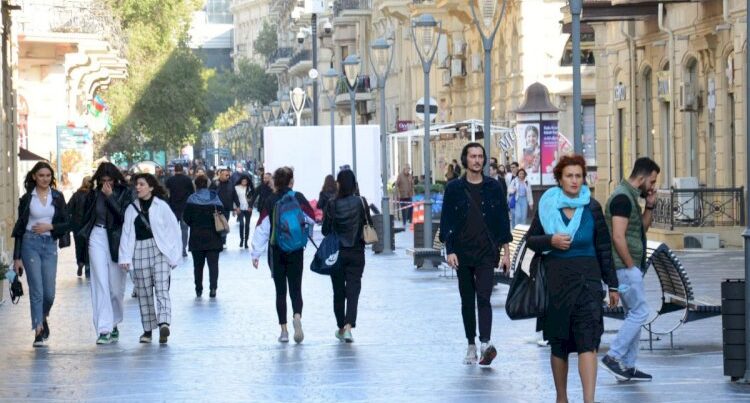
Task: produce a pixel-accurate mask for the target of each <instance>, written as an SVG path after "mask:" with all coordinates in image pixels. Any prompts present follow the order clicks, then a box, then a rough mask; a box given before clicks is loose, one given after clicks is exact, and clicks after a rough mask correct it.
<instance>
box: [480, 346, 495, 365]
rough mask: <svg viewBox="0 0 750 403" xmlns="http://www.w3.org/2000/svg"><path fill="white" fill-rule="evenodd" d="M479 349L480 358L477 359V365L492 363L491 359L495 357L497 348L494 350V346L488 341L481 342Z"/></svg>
mask: <svg viewBox="0 0 750 403" xmlns="http://www.w3.org/2000/svg"><path fill="white" fill-rule="evenodd" d="M481 351H482V359H480V360H479V365H490V364H492V360H494V359H495V357H497V350H495V346H493V345H492V344H491V343H489V342H487V343H482V347H481Z"/></svg>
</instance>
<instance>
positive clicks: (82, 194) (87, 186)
mask: <svg viewBox="0 0 750 403" xmlns="http://www.w3.org/2000/svg"><path fill="white" fill-rule="evenodd" d="M91 188H92V183H91V177H90V176H87V177H85V178H83V183H81V187H79V188H78V190H76V192H75V193H73V196H71V197H70V202H68V215H69V216H70V228H71V229H72V230H73V234H74V237H73V238H74V240H75V243H76V263H77V264H78V272H77V274H78V277H81V275H82V274H83V269H84V267H85V268H86V278H89V276H90V275H91V270H90V269H89V265H88V264H87V263H86V249H88V243H87V242H86V239H85V238H82V237H81V236H80V235H78V231H80V230H81V228H83V224H84V222H83V216H84V212H85V211H86V209H85V206H86V197H88V194H89V192H91Z"/></svg>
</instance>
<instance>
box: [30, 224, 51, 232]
mask: <svg viewBox="0 0 750 403" xmlns="http://www.w3.org/2000/svg"><path fill="white" fill-rule="evenodd" d="M52 228H54V227H53V226H52V224H47V223H41V222H38V223H36V224H34V226H33V227H31V231H32V232H34V233H35V234H37V235H41V234H44V233H45V232H50V231H52Z"/></svg>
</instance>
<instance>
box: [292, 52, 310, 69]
mask: <svg viewBox="0 0 750 403" xmlns="http://www.w3.org/2000/svg"><path fill="white" fill-rule="evenodd" d="M308 60H310V61H312V51H311V50H310V49H302V50H299V51H297V53H295V54H294V56H292V59H291V60H289V67H290V68H291V67H293V66H294V65H296V64H297V63H299V62H302V61H308Z"/></svg>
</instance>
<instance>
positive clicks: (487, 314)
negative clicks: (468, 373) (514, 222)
mask: <svg viewBox="0 0 750 403" xmlns="http://www.w3.org/2000/svg"><path fill="white" fill-rule="evenodd" d="M486 161H487V155H486V153H485V150H484V147H482V146H481V145H480V144H479V143H469V144H467V145H466V146H465V147H464V149H463V151H462V152H461V164H462V165H463V167H464V169H466V175H464V176H463V177H460V178H457V179H454V180H453V181H451V182H448V185H447V186H446V188H445V197H444V199H443V211H442V215H441V218H440V240H441V241H442V242H443V243H444V244H445V248H446V253H447V258H446V260H447V262H448V264H449V265H450V266H451V267H452V268H453V269H454V270H456V271H457V274H458V291H459V293H460V295H461V316H462V317H463V323H464V332H465V334H466V339H467V341H468V343H469V346H468V349H467V351H466V358H465V359H464V363H465V364H476V363H477V348H476V344H475V340H474V339H475V337H476V330H477V319H476V317H477V314H476V312H475V308H474V307H475V305H477V307H478V313H479V315H478V316H479V341H480V342H481V343H482V345H481V349H480V354H481V359H480V360H479V365H490V363H492V360H493V359H494V358H495V357H496V356H497V350H496V349H495V347H493V346H492V342H491V341H490V333H491V332H492V305H491V304H490V297H491V296H492V287H493V286H494V284H495V282H494V273H495V270H494V268H495V267H496V266H497V262H498V260H499V256H498V254H499V252H500V246H502V247H503V250H504V252H505V253H504V254H503V261H502V262H501V265H502V266H503V269H504V270H505V271H507V270H508V269H509V268H510V258H509V252H508V243H509V242H510V241H512V240H513V236H512V235H511V233H510V223H509V221H508V202H507V200H506V197H505V192H503V187H502V186H501V185H500V183H499V182H498V181H497V180H495V179H493V178H490V177H487V176H484V174H483V173H482V169H483V168H484V165H485V163H486Z"/></svg>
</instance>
